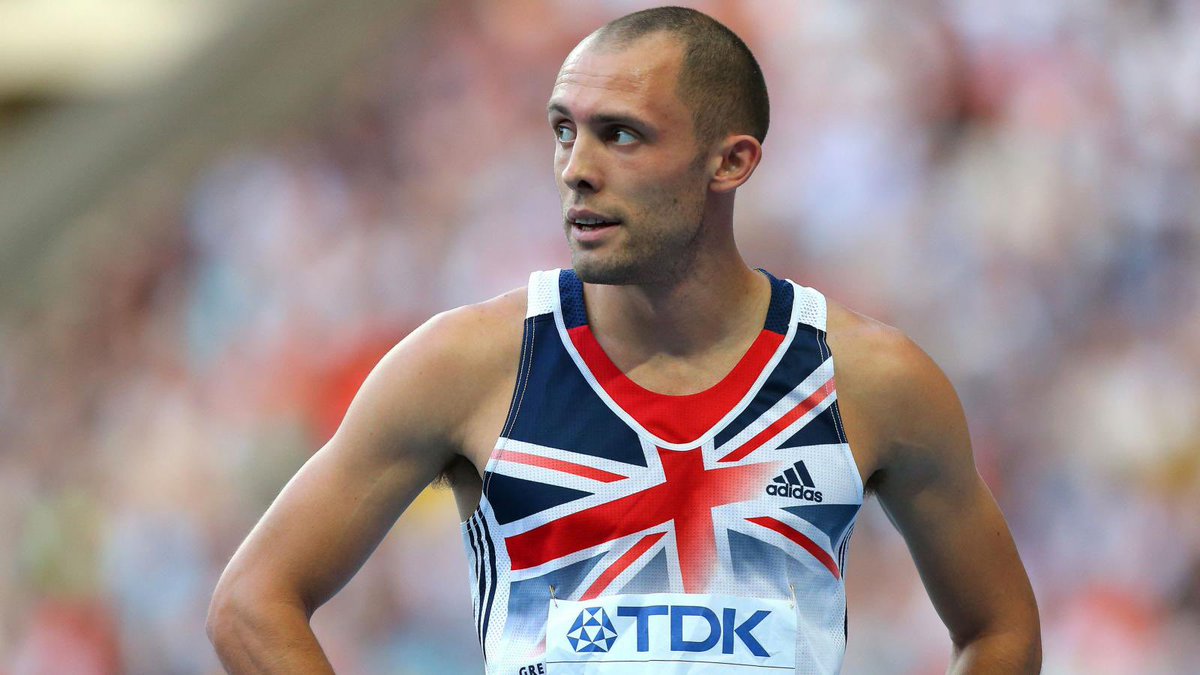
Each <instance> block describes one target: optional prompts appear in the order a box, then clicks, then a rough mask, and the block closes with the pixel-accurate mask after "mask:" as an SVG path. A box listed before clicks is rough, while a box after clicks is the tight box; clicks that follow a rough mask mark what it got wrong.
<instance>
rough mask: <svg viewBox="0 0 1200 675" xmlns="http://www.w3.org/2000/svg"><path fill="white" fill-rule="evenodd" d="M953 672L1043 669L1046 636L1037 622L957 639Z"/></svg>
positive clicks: (1009, 671) (1022, 671)
mask: <svg viewBox="0 0 1200 675" xmlns="http://www.w3.org/2000/svg"><path fill="white" fill-rule="evenodd" d="M953 663H954V666H953V667H952V668H951V670H950V672H953V673H974V672H988V673H1021V674H1024V673H1029V674H1031V675H1036V674H1037V673H1040V672H1041V670H1042V636H1041V629H1040V627H1039V625H1038V622H1037V621H1033V622H1031V623H1029V624H1021V625H1019V626H1016V625H1014V626H1011V627H1009V628H1008V629H1007V630H997V631H994V632H985V633H980V634H978V635H975V636H973V637H972V638H970V639H963V640H954V660H953Z"/></svg>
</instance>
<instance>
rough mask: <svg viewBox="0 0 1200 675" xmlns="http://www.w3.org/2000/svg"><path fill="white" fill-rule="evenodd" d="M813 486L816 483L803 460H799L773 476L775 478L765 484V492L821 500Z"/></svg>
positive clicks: (811, 500)
mask: <svg viewBox="0 0 1200 675" xmlns="http://www.w3.org/2000/svg"><path fill="white" fill-rule="evenodd" d="M815 487H817V484H816V483H814V482H813V479H812V476H811V475H809V473H808V469H807V468H806V467H805V466H804V460H800V461H798V462H796V463H795V464H793V465H792V466H790V467H788V468H787V469H786V470H784V472H783V473H781V474H779V475H778V476H775V479H774V480H773V481H772V482H771V483H770V484H769V485H767V494H769V495H774V496H777V497H792V498H793V499H803V500H805V501H810V502H819V501H821V491H820V490H815V489H813V488H815Z"/></svg>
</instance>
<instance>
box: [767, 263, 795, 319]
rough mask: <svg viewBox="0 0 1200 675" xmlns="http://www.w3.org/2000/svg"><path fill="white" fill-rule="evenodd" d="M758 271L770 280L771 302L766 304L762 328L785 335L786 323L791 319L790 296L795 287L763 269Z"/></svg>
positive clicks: (793, 293)
mask: <svg viewBox="0 0 1200 675" xmlns="http://www.w3.org/2000/svg"><path fill="white" fill-rule="evenodd" d="M759 272H762V273H763V274H765V275H767V278H768V279H770V280H771V304H770V305H768V306H767V320H766V322H765V323H764V324H763V328H765V329H766V330H769V331H771V332H773V333H779V334H780V335H787V332H788V323H789V322H790V321H791V320H792V296H793V295H795V289H794V288H792V285H791V284H789V283H788V282H786V281H783V280H780V279H776V278H775V277H774V276H772V274H771V273H770V272H768V271H766V270H764V269H760V270H759Z"/></svg>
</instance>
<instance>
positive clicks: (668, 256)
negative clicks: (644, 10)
mask: <svg viewBox="0 0 1200 675" xmlns="http://www.w3.org/2000/svg"><path fill="white" fill-rule="evenodd" d="M592 42H593V41H592V40H590V39H589V40H587V41H585V42H584V43H582V44H581V45H580V46H579V47H576V48H575V51H574V52H572V53H571V55H570V56H568V57H567V60H566V62H564V63H563V66H562V70H560V71H559V74H558V79H557V80H556V81H555V84H554V91H553V93H552V94H551V97H550V103H549V106H548V110H549V120H550V126H551V128H552V129H553V130H554V134H555V137H556V147H555V152H554V173H555V181H556V182H557V184H558V192H559V196H560V197H561V198H562V206H563V226H564V228H565V230H566V234H567V241H568V243H569V244H570V246H571V259H572V264H573V266H574V268H575V271H576V273H578V274H579V277H580V278H581V279H583V280H584V281H586V282H589V283H598V284H642V283H658V282H664V281H669V280H673V279H676V278H678V277H679V276H680V275H681V274H682V273H683V272H685V271H686V269H687V268H688V266H689V265H690V263H691V262H692V260H693V259H694V257H695V254H696V249H697V248H698V246H699V240H698V235H699V234H700V232H701V222H702V220H703V214H704V206H705V200H706V197H707V185H708V177H707V175H706V173H705V166H704V160H705V157H704V155H702V154H701V153H700V147H699V145H698V143H697V141H696V138H695V134H694V131H693V122H692V111H691V110H689V109H688V107H687V106H686V105H685V104H684V103H683V102H682V101H681V100H679V97H678V95H677V94H676V93H675V90H676V83H677V79H678V75H679V69H680V65H681V63H682V57H683V49H682V47H681V46H680V45H679V43H677V42H676V41H675V40H674V39H672V38H670V37H668V36H666V35H663V34H657V35H650V36H646V37H644V38H641V39H639V40H637V41H635V42H633V43H632V44H630V45H628V46H624V47H620V48H614V47H609V46H605V45H594V44H592Z"/></svg>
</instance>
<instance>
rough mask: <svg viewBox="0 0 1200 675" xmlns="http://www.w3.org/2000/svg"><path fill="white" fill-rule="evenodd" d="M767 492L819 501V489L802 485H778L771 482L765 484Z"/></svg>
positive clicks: (779, 495)
mask: <svg viewBox="0 0 1200 675" xmlns="http://www.w3.org/2000/svg"><path fill="white" fill-rule="evenodd" d="M767 494H769V495H774V496H778V497H791V498H793V499H804V500H807V501H810V502H819V501H821V491H820V490H814V489H812V488H806V487H804V486H803V485H778V484H775V483H771V484H770V485H768V486H767Z"/></svg>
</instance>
